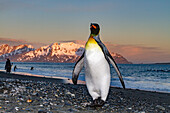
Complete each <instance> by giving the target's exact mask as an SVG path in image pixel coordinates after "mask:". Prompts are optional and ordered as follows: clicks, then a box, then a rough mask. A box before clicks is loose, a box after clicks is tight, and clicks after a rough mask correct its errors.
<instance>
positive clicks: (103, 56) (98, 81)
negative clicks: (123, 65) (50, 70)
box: [72, 23, 125, 106]
mask: <svg viewBox="0 0 170 113" xmlns="http://www.w3.org/2000/svg"><path fill="white" fill-rule="evenodd" d="M90 30H91V34H90V36H89V38H88V41H87V42H86V45H85V50H84V53H83V54H82V56H81V57H80V59H79V60H78V61H77V62H76V64H75V66H74V70H73V73H72V81H73V83H74V84H77V79H78V76H79V73H80V72H81V70H82V68H83V67H84V68H85V81H86V86H87V89H88V92H89V94H90V95H91V96H92V99H93V102H92V103H91V106H103V105H104V103H105V101H106V99H107V96H108V93H109V88H110V64H112V65H113V67H114V68H115V70H116V72H117V74H118V77H119V80H120V82H121V84H122V86H123V88H124V89H125V84H124V81H123V78H122V76H121V73H120V71H119V68H118V66H117V64H116V62H115V61H114V59H113V58H112V56H111V55H110V53H109V51H108V49H107V48H106V46H105V45H104V44H103V43H102V41H101V40H100V37H99V32H100V27H99V25H98V24H96V23H91V25H90Z"/></svg>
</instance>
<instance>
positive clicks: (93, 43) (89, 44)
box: [85, 36, 101, 49]
mask: <svg viewBox="0 0 170 113" xmlns="http://www.w3.org/2000/svg"><path fill="white" fill-rule="evenodd" d="M96 47H97V48H100V47H99V45H98V44H97V42H96V40H95V39H94V38H93V36H90V37H89V39H88V41H87V43H86V46H85V49H91V48H96ZM100 49H101V48H100Z"/></svg>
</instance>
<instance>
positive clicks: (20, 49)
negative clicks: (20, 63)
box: [0, 44, 35, 61]
mask: <svg viewBox="0 0 170 113" xmlns="http://www.w3.org/2000/svg"><path fill="white" fill-rule="evenodd" d="M34 50H35V49H34V47H33V46H31V45H26V44H25V45H18V46H9V45H8V44H3V45H1V46H0V61H4V60H5V59H6V58H10V59H11V60H14V61H15V60H16V59H17V58H18V57H19V56H20V55H22V54H25V53H27V52H29V51H34Z"/></svg>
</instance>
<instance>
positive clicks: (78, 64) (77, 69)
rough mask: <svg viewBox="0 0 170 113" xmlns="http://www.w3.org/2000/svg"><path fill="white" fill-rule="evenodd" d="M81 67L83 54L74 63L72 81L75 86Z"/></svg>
mask: <svg viewBox="0 0 170 113" xmlns="http://www.w3.org/2000/svg"><path fill="white" fill-rule="evenodd" d="M83 66H84V53H83V54H82V56H81V57H80V58H79V60H78V61H77V62H76V64H75V66H74V70H73V73H72V81H73V83H74V84H75V85H76V84H77V79H78V77H79V73H80V72H81V70H82V68H83Z"/></svg>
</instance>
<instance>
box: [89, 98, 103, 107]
mask: <svg viewBox="0 0 170 113" xmlns="http://www.w3.org/2000/svg"><path fill="white" fill-rule="evenodd" d="M104 104H105V101H104V100H102V99H101V97H99V98H97V99H95V100H93V102H92V103H91V105H90V107H102V106H103V105H104Z"/></svg>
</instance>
